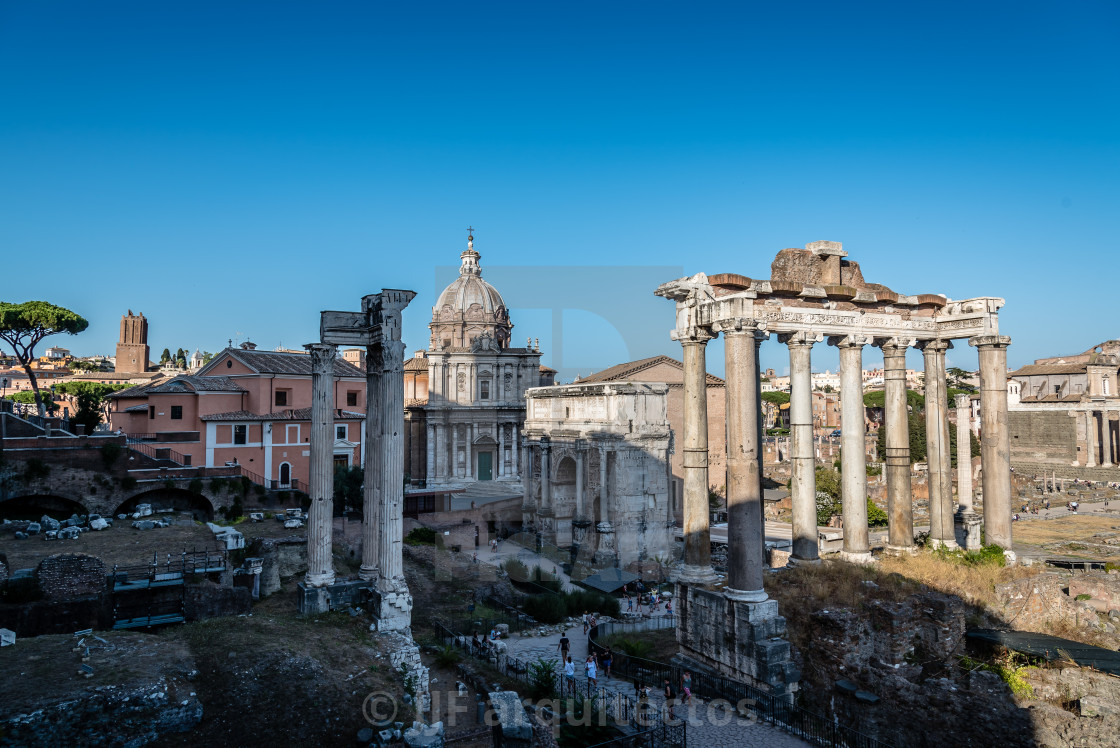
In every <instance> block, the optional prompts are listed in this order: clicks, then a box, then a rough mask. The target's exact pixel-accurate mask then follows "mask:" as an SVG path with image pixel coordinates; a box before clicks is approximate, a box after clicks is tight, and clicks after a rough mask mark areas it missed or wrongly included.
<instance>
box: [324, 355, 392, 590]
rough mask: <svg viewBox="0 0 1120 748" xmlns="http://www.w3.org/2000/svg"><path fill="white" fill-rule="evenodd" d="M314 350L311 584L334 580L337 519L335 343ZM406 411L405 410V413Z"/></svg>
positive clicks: (327, 582) (330, 582) (328, 583)
mask: <svg viewBox="0 0 1120 748" xmlns="http://www.w3.org/2000/svg"><path fill="white" fill-rule="evenodd" d="M306 348H307V349H308V351H310V352H311V464H310V466H309V467H310V476H309V477H310V481H309V483H310V485H309V488H310V489H311V508H310V510H309V511H308V518H307V576H306V577H305V584H306V585H307V586H308V587H325V586H328V585H330V584H333V583H334V562H333V558H332V556H331V540H332V532H333V528H332V523H333V518H334V460H333V457H332V455H333V452H334V357H335V351H336V349H335V346H333V345H327V344H324V343H314V344H311V345H308V346H306ZM402 414H403V412H402Z"/></svg>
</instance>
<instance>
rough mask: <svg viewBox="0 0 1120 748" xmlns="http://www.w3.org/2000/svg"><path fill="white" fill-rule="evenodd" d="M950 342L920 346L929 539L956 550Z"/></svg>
mask: <svg viewBox="0 0 1120 748" xmlns="http://www.w3.org/2000/svg"><path fill="white" fill-rule="evenodd" d="M951 346H952V344H951V343H949V341H947V340H926V341H922V342H921V343H919V344H918V347H919V348H921V350H922V355H923V358H924V359H925V373H926V377H925V379H926V387H925V389H926V464H927V465H928V470H929V472H928V475H929V522H930V528H929V537H930V544H931V545H932V546H933V547H937V546H947V547H950V548H954V547H956V545H957V541H956V539H955V537H954V523H953V483H952V477H951V476H950V474H949V465H950V462H949V460H950V459H951V456H950V454H949V428H948V425H949V419H948V414H949V396H948V390H947V385H946V379H945V351H946V350H948V349H949V348H950V347H951Z"/></svg>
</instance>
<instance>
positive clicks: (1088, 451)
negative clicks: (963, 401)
mask: <svg viewBox="0 0 1120 748" xmlns="http://www.w3.org/2000/svg"><path fill="white" fill-rule="evenodd" d="M980 407H981V408H983V404H982V403H981V406H980ZM980 413H981V416H983V410H981V411H980ZM981 459H983V458H981ZM1096 466H1097V418H1096V416H1095V415H1094V414H1093V411H1091V410H1087V411H1085V467H1096Z"/></svg>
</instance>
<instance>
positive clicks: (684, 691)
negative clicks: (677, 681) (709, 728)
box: [681, 670, 692, 704]
mask: <svg viewBox="0 0 1120 748" xmlns="http://www.w3.org/2000/svg"><path fill="white" fill-rule="evenodd" d="M691 699H692V673H690V672H689V671H688V670H685V671H684V672H683V673H681V703H682V704H687V703H688V702H689V701H690V700H691Z"/></svg>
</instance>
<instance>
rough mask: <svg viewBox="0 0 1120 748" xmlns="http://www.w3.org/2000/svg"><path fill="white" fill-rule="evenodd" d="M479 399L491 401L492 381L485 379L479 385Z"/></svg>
mask: <svg viewBox="0 0 1120 748" xmlns="http://www.w3.org/2000/svg"><path fill="white" fill-rule="evenodd" d="M478 399H479V400H489V399H490V380H489V379H483V380H481V381H480V382H479V383H478Z"/></svg>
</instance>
